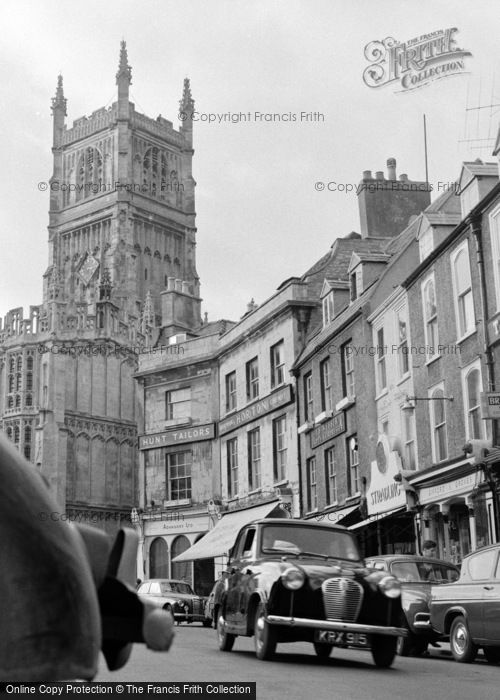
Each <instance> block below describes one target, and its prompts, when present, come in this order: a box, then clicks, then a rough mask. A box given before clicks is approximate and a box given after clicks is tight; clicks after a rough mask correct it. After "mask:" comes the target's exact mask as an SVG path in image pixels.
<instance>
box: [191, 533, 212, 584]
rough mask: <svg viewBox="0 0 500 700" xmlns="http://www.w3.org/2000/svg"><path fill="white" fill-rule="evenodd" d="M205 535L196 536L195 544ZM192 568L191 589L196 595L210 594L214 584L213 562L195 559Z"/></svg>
mask: <svg viewBox="0 0 500 700" xmlns="http://www.w3.org/2000/svg"><path fill="white" fill-rule="evenodd" d="M205 534H206V533H203V534H202V535H198V537H197V538H196V539H195V542H198V541H199V540H201V538H202V537H204V536H205ZM193 563H194V566H193V581H194V585H193V588H194V590H195V591H196V593H198V595H206V596H208V595H209V594H210V591H211V590H212V588H213V585H214V583H215V566H214V560H213V558H212V559H196V560H195V561H194V562H193Z"/></svg>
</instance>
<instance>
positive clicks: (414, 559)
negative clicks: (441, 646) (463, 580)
mask: <svg viewBox="0 0 500 700" xmlns="http://www.w3.org/2000/svg"><path fill="white" fill-rule="evenodd" d="M366 565H367V566H369V567H373V568H374V569H380V570H381V571H388V572H389V573H391V574H392V575H393V576H396V578H398V579H399V581H400V583H401V604H402V606H403V613H404V618H403V620H402V621H401V626H402V627H406V629H407V630H408V634H407V636H406V637H399V638H398V644H397V652H398V654H400V655H401V656H421V655H422V654H423V653H424V652H425V651H426V650H427V647H428V645H429V643H431V644H435V643H436V642H438V641H439V640H441V639H443V635H440V634H438V633H437V632H436V631H435V630H433V629H432V628H431V626H430V621H429V603H430V599H431V590H432V586H437V585H439V584H442V583H451V582H452V581H456V580H457V578H458V576H459V574H460V571H459V569H457V567H456V566H455V565H454V564H450V563H449V562H447V561H443V560H441V559H431V558H430V557H421V556H419V555H417V554H383V555H379V556H376V557H367V559H366Z"/></svg>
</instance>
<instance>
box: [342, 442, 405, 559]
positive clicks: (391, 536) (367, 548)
mask: <svg viewBox="0 0 500 700" xmlns="http://www.w3.org/2000/svg"><path fill="white" fill-rule="evenodd" d="M400 476H401V456H400V454H399V452H398V451H397V450H393V449H391V446H390V443H389V439H388V437H387V435H385V434H382V435H379V438H378V442H377V448H376V453H375V460H373V461H372V462H371V465H370V475H369V481H368V480H367V481H368V483H367V487H366V489H365V499H366V511H367V513H368V517H367V518H366V519H365V520H362V521H361V522H359V523H355V524H353V525H351V526H350V527H349V529H350V530H353V531H354V532H355V533H356V534H357V536H358V540H359V543H360V545H361V549H362V553H363V556H365V557H368V556H375V555H377V554H402V553H405V554H414V553H415V522H414V514H413V512H412V511H410V510H409V507H410V506H413V502H411V503H409V498H408V496H407V490H406V488H405V486H404V484H403V481H402V480H401V478H400ZM395 477H396V478H395Z"/></svg>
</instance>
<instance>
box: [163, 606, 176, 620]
mask: <svg viewBox="0 0 500 700" xmlns="http://www.w3.org/2000/svg"><path fill="white" fill-rule="evenodd" d="M163 609H164V610H166V611H167V612H169V613H170V614H171V615H172V619H173V618H174V613H173V610H172V606H171V605H165V607H164V608H163Z"/></svg>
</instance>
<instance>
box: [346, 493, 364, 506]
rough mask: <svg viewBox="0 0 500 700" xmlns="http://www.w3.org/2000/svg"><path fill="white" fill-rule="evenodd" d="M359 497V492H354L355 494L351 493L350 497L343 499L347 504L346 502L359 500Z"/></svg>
mask: <svg viewBox="0 0 500 700" xmlns="http://www.w3.org/2000/svg"><path fill="white" fill-rule="evenodd" d="M360 496H361V491H356V493H353V495H352V496H347V498H346V499H345V502H346V503H347V501H353V500H354V499H355V498H359V497H360Z"/></svg>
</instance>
